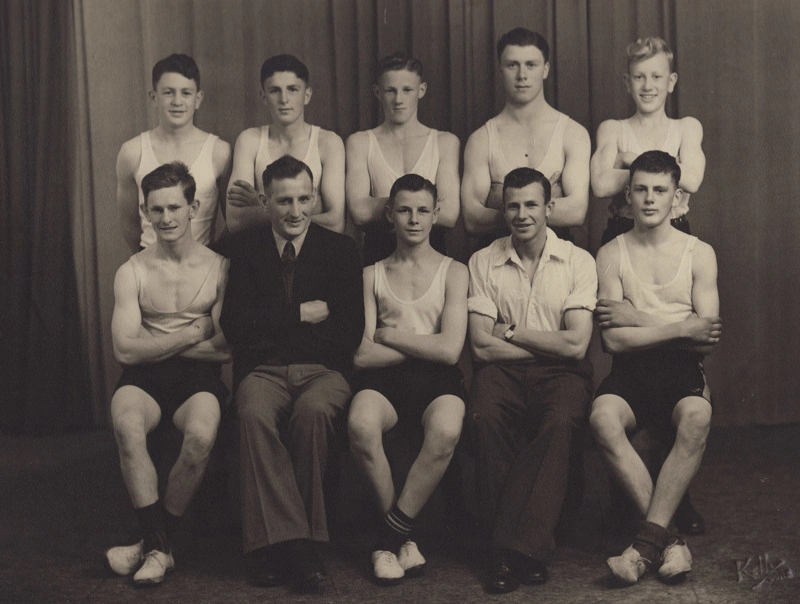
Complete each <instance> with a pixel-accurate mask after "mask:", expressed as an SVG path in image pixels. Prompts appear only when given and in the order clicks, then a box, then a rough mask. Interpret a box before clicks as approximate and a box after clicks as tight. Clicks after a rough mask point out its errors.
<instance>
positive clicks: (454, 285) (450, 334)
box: [375, 261, 469, 365]
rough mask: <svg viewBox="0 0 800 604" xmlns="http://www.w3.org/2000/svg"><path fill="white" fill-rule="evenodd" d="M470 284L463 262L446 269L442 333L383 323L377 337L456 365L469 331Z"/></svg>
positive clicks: (420, 356)
mask: <svg viewBox="0 0 800 604" xmlns="http://www.w3.org/2000/svg"><path fill="white" fill-rule="evenodd" d="M468 287H469V273H468V272H467V267H466V266H464V265H463V264H461V263H460V262H455V261H453V262H451V263H450V266H449V267H448V270H447V281H446V283H445V304H444V310H443V311H442V327H441V330H440V331H439V333H435V334H430V335H420V334H414V333H409V332H404V331H400V330H398V329H392V328H391V327H383V328H380V329H378V330H377V331H376V332H375V341H376V342H379V343H381V344H384V345H386V346H389V347H391V348H394V349H395V350H398V351H400V352H402V353H403V354H405V355H407V356H409V357H414V358H417V359H422V360H425V361H431V362H433V363H444V364H446V365H455V364H456V363H457V362H458V358H459V357H460V356H461V350H462V349H463V348H464V338H465V336H466V334H467V289H468Z"/></svg>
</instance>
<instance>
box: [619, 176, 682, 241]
mask: <svg viewBox="0 0 800 604" xmlns="http://www.w3.org/2000/svg"><path fill="white" fill-rule="evenodd" d="M680 196H681V191H680V189H678V188H677V187H676V186H675V183H674V182H672V177H671V176H670V175H669V174H651V173H650V172H642V171H641V170H637V171H636V172H634V173H633V178H632V179H631V184H630V186H629V187H628V189H627V198H628V203H629V204H630V206H631V208H632V209H633V219H634V221H635V222H636V223H637V224H643V225H644V226H647V227H651V228H652V227H655V226H659V225H660V224H662V223H664V222H666V221H668V220H669V213H670V210H672V207H673V206H674V205H676V204H677V203H678V202H679V201H680Z"/></svg>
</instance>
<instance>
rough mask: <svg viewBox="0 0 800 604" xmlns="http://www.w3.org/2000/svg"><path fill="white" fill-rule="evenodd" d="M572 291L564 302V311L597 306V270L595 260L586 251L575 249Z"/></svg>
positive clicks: (592, 309) (571, 259)
mask: <svg viewBox="0 0 800 604" xmlns="http://www.w3.org/2000/svg"><path fill="white" fill-rule="evenodd" d="M570 263H571V264H572V291H571V292H570V293H569V295H568V296H567V298H566V299H565V300H564V306H563V311H564V312H566V311H568V310H575V309H579V308H582V309H585V310H588V311H594V309H595V306H596V305H597V269H596V267H595V262H594V258H592V256H591V255H590V254H589V252H587V251H586V250H582V249H580V248H574V249H573V252H572V258H570Z"/></svg>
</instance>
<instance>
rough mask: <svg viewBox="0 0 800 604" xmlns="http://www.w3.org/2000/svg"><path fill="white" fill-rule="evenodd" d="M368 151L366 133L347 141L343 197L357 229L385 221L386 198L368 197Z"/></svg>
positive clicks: (357, 134) (358, 134)
mask: <svg viewBox="0 0 800 604" xmlns="http://www.w3.org/2000/svg"><path fill="white" fill-rule="evenodd" d="M368 151H369V135H368V134H367V133H366V132H356V133H355V134H352V135H351V136H350V137H349V138H348V139H347V150H346V153H345V159H346V162H347V173H346V177H345V192H346V195H345V196H346V198H347V210H348V211H349V212H350V216H351V217H352V218H353V223H355V225H356V226H357V227H359V228H363V227H365V226H367V225H368V224H372V223H375V222H380V221H383V220H385V217H384V208H385V207H386V202H387V201H388V200H389V198H388V197H370V184H369V169H368V167H367V153H368Z"/></svg>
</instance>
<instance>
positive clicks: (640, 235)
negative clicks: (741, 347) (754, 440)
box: [590, 151, 722, 585]
mask: <svg viewBox="0 0 800 604" xmlns="http://www.w3.org/2000/svg"><path fill="white" fill-rule="evenodd" d="M680 180H681V169H680V167H679V166H678V164H677V162H676V160H675V158H674V157H672V156H671V155H670V154H668V153H666V152H664V151H647V152H645V153H643V154H642V155H640V156H639V157H638V158H636V159H635V160H634V161H633V162H632V163H631V168H630V181H631V184H630V186H629V188H628V192H627V198H628V204H629V205H630V214H631V215H632V216H633V223H634V227H633V229H632V230H631V231H628V232H627V233H623V234H622V235H619V236H617V237H616V238H615V239H614V240H613V241H611V242H610V243H608V244H606V245H604V246H603V247H602V248H600V251H599V252H598V253H597V273H598V277H599V284H600V287H599V295H598V297H599V298H600V299H599V300H598V301H597V309H596V316H597V320H598V324H599V325H600V329H601V330H602V331H601V333H602V338H603V343H604V345H605V347H606V350H608V352H610V353H611V354H612V355H614V363H613V365H612V368H611V373H610V374H609V376H608V377H607V378H606V379H605V380H603V383H602V384H601V385H600V387H599V388H598V389H597V392H596V394H595V400H594V403H593V404H592V413H591V417H590V423H591V426H592V431H593V432H594V435H595V438H596V439H597V443H598V445H599V446H600V450H601V452H602V453H603V456H604V457H605V460H606V463H607V465H608V468H609V470H610V472H611V475H612V477H613V478H614V479H615V481H616V482H617V483H619V485H620V486H621V487H622V488H623V489H624V490H625V492H626V493H627V494H628V495H629V496H630V497H631V499H632V500H633V502H634V503H635V505H636V507H637V509H638V510H639V512H640V513H641V514H642V516H643V517H644V521H643V522H642V524H641V527H640V529H639V533H638V534H637V535H636V538H635V539H634V541H633V544H632V545H631V546H630V547H628V548H627V549H626V550H625V551H624V552H623V553H622V555H620V556H614V557H613V558H609V559H608V566H609V568H610V569H611V572H612V573H613V575H614V576H615V577H616V578H617V579H618V580H619V581H620V582H622V583H624V584H628V585H630V584H633V583H636V582H637V581H638V580H639V578H640V577H641V576H642V575H643V574H644V573H645V572H646V571H647V570H648V569H658V574H659V575H660V576H661V578H662V579H664V580H665V581H674V580H677V579H680V578H682V577H684V576H685V575H686V574H687V573H688V572H689V571H690V570H691V568H692V567H691V562H692V556H691V554H690V553H689V549H688V548H687V547H686V544H685V543H684V542H683V540H682V539H680V538H679V537H676V536H674V534H672V532H671V531H670V530H669V528H670V523H671V521H672V517H673V515H674V514H675V511H676V509H677V508H678V504H679V502H680V501H681V498H682V497H683V495H684V493H685V492H686V489H687V488H688V486H689V482H690V481H691V480H692V478H693V477H694V475H695V474H696V473H697V470H698V468H699V467H700V461H701V459H702V457H703V451H704V450H705V446H706V437H707V436H708V430H709V426H710V423H711V402H710V400H709V399H708V394H707V392H708V391H707V388H706V382H705V376H704V374H703V367H702V365H701V360H702V358H703V355H706V354H708V353H710V352H711V350H712V349H713V347H714V346H715V345H716V344H717V342H719V338H720V335H721V332H722V322H721V319H720V318H719V316H718V315H719V294H718V292H717V261H716V257H715V255H714V250H713V249H712V248H711V246H709V245H708V244H706V243H703V242H702V241H699V240H698V239H697V237H692V236H691V235H687V234H686V233H683V232H681V231H679V230H678V229H676V228H674V227H673V226H672V225H671V224H670V215H671V214H672V210H673V209H674V208H675V207H676V206H677V205H678V204H680V202H681V199H682V195H681V190H680V188H679V187H678V183H679V182H680ZM637 426H639V427H645V428H647V429H648V430H649V431H651V433H653V434H655V435H657V436H658V437H660V438H661V439H662V440H664V441H666V442H671V443H672V448H671V451H670V453H669V455H668V456H667V459H666V461H665V462H664V465H663V466H662V468H661V470H660V472H659V473H658V478H657V480H656V481H655V484H653V480H652V479H651V478H650V473H649V471H648V470H647V468H646V467H645V465H644V463H643V462H642V460H641V458H640V457H639V455H638V454H637V453H636V451H635V450H634V448H633V447H632V446H631V443H630V441H629V440H628V437H627V434H626V432H629V431H631V430H633V429H634V428H635V427H637Z"/></svg>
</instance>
